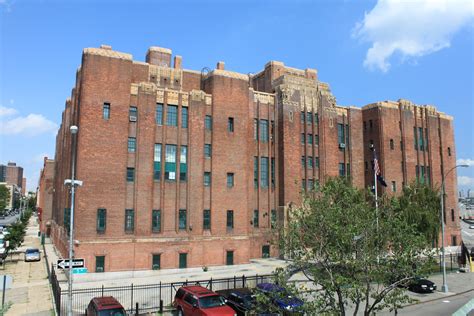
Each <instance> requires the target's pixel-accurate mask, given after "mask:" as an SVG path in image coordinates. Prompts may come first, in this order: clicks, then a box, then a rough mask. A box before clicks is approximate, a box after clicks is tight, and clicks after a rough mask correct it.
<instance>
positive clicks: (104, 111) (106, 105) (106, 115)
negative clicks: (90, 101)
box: [102, 103, 110, 120]
mask: <svg viewBox="0 0 474 316" xmlns="http://www.w3.org/2000/svg"><path fill="white" fill-rule="evenodd" d="M102 118H103V119H104V120H109V119H110V103H104V105H103V106H102Z"/></svg>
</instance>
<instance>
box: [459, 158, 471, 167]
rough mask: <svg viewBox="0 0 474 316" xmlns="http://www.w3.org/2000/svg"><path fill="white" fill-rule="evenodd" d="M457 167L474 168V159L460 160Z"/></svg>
mask: <svg viewBox="0 0 474 316" xmlns="http://www.w3.org/2000/svg"><path fill="white" fill-rule="evenodd" d="M456 165H468V166H474V159H458V160H457V161H456Z"/></svg>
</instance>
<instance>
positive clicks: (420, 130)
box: [418, 127, 425, 151]
mask: <svg viewBox="0 0 474 316" xmlns="http://www.w3.org/2000/svg"><path fill="white" fill-rule="evenodd" d="M424 143H425V142H424V139H423V127H418V144H419V148H420V150H421V151H424V150H425V146H424V145H425V144H424Z"/></svg>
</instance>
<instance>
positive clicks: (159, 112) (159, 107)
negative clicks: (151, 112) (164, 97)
mask: <svg viewBox="0 0 474 316" xmlns="http://www.w3.org/2000/svg"><path fill="white" fill-rule="evenodd" d="M155 122H156V124H157V125H163V103H157V104H156V111H155Z"/></svg>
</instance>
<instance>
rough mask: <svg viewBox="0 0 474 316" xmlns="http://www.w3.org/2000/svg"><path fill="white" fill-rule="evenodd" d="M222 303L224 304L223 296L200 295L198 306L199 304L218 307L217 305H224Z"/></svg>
mask: <svg viewBox="0 0 474 316" xmlns="http://www.w3.org/2000/svg"><path fill="white" fill-rule="evenodd" d="M224 305H225V301H224V298H223V297H222V296H219V295H215V296H206V297H201V298H200V299H199V306H201V308H211V307H219V306H224Z"/></svg>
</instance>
